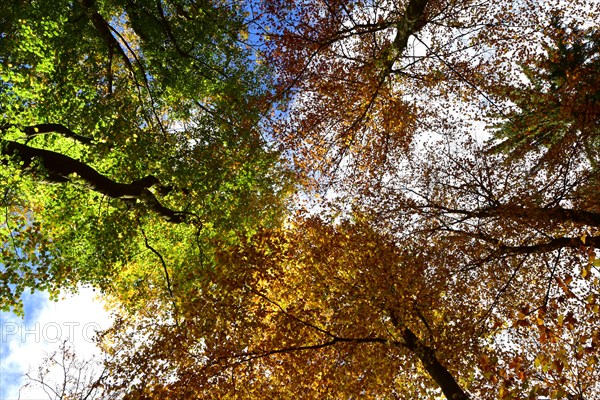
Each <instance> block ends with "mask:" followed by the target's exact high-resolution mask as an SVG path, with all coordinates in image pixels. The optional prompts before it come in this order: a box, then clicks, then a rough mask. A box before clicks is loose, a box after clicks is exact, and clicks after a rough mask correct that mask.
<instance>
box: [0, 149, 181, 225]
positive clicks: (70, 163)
mask: <svg viewBox="0 0 600 400" xmlns="http://www.w3.org/2000/svg"><path fill="white" fill-rule="evenodd" d="M0 154H3V155H7V156H9V157H14V158H15V159H17V160H18V161H21V162H22V163H23V165H22V167H21V168H22V169H23V170H26V169H28V168H30V167H31V164H32V163H33V162H34V161H37V162H39V163H40V165H41V167H42V168H43V169H44V170H45V175H46V176H45V179H46V180H47V181H48V182H51V183H66V182H70V181H71V179H72V177H73V175H76V176H77V177H79V178H80V179H82V180H83V181H84V182H85V183H86V184H87V186H88V187H89V188H90V189H92V190H94V191H96V192H98V193H102V194H104V195H106V196H108V197H111V198H114V199H135V200H140V201H141V202H143V203H144V204H146V206H148V207H149V208H151V209H152V210H153V211H155V212H156V213H158V214H159V215H161V216H162V217H163V218H164V219H165V220H166V221H169V222H173V223H180V222H183V221H184V214H186V213H182V212H178V211H174V210H171V209H169V208H167V207H165V206H163V205H162V204H161V203H160V202H159V201H158V200H157V199H156V197H155V196H154V194H153V193H152V192H151V191H150V190H148V188H150V187H152V186H154V185H160V181H159V180H158V178H156V177H154V176H146V177H144V178H142V179H139V180H136V181H133V182H131V183H118V182H115V181H114V180H112V179H110V178H108V177H106V176H104V175H102V174H100V173H99V172H98V171H96V170H95V169H94V168H92V167H90V166H89V165H87V164H84V163H82V162H81V161H78V160H75V159H73V158H71V157H68V156H65V155H63V154H60V153H56V152H54V151H50V150H44V149H38V148H35V147H29V146H26V145H24V144H21V143H17V142H14V141H10V140H2V141H0ZM163 189H164V188H163Z"/></svg>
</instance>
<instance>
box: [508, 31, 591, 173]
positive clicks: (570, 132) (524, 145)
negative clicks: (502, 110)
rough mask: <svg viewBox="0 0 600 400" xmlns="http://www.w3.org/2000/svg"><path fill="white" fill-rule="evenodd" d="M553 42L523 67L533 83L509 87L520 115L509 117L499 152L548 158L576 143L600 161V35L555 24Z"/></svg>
mask: <svg viewBox="0 0 600 400" xmlns="http://www.w3.org/2000/svg"><path fill="white" fill-rule="evenodd" d="M552 26H553V35H552V37H551V38H550V39H551V40H552V43H551V44H550V45H548V46H547V47H546V48H545V53H546V54H545V55H544V56H540V57H538V58H537V59H536V60H535V62H534V63H533V64H529V65H525V64H524V65H522V71H523V74H524V75H525V77H526V78H527V81H528V84H526V85H521V86H520V87H508V88H505V90H504V94H505V95H506V96H507V97H508V98H509V99H510V100H511V101H512V102H513V103H514V104H515V105H516V107H517V110H516V111H515V112H512V113H511V114H509V115H507V116H503V119H504V121H505V122H504V123H502V124H501V125H500V126H499V127H498V130H497V131H496V137H497V138H500V139H503V142H502V143H501V144H500V145H498V146H497V147H496V148H497V149H499V150H504V151H512V150H518V151H519V152H523V151H529V150H534V149H539V148H546V149H548V157H547V158H555V157H561V156H562V154H563V152H564V151H566V150H567V149H569V148H570V147H571V146H572V145H573V144H575V145H577V146H579V147H581V148H582V149H584V151H585V153H586V155H587V157H588V160H589V162H590V163H591V164H592V165H593V166H594V167H597V163H598V161H599V160H600V158H599V156H600V153H599V150H600V126H599V125H598V120H599V114H598V110H599V109H600V107H599V106H600V92H599V91H598V78H597V77H598V74H600V59H599V58H598V56H599V55H600V31H598V30H597V29H595V28H591V29H588V30H587V31H582V30H581V29H578V28H576V27H566V26H563V25H562V24H561V22H560V20H558V19H554V20H553V23H552Z"/></svg>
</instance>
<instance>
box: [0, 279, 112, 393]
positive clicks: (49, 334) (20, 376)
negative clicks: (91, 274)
mask: <svg viewBox="0 0 600 400" xmlns="http://www.w3.org/2000/svg"><path fill="white" fill-rule="evenodd" d="M23 300H24V305H25V317H24V318H21V317H17V316H16V315H14V314H11V313H6V312H2V313H0V400H15V399H20V400H42V399H48V396H47V395H46V394H45V393H44V392H43V391H42V390H41V388H25V389H23V390H20V389H21V387H22V386H23V385H24V384H25V382H26V380H25V376H24V374H25V373H27V372H28V371H35V370H36V369H37V367H38V366H39V365H40V364H41V363H42V361H43V359H44V357H45V356H47V355H48V354H50V353H52V352H54V351H56V350H58V348H59V346H60V345H61V343H62V342H63V341H68V344H69V345H71V346H72V348H73V349H74V351H75V353H76V355H77V357H80V358H83V359H89V358H91V357H92V356H93V355H94V354H99V351H98V350H97V349H96V347H95V345H94V342H93V338H94V336H95V332H96V331H97V330H101V329H106V328H108V327H109V325H110V322H111V320H110V317H109V314H108V313H107V312H106V311H105V310H104V308H103V305H102V304H101V302H100V301H99V300H97V299H96V293H94V292H93V291H92V290H91V289H87V288H84V289H81V290H80V291H79V293H77V294H74V295H73V294H66V295H64V296H62V297H61V299H60V300H59V301H58V302H54V301H50V300H49V298H48V295H47V294H46V293H43V292H36V293H34V294H24V296H23ZM54 372H55V373H56V372H57V371H54ZM56 376H57V377H58V375H56ZM19 392H20V393H19Z"/></svg>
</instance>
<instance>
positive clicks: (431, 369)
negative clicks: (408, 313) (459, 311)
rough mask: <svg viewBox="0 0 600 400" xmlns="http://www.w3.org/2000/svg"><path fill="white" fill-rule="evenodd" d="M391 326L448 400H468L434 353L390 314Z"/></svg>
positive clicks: (392, 313) (393, 314)
mask: <svg viewBox="0 0 600 400" xmlns="http://www.w3.org/2000/svg"><path fill="white" fill-rule="evenodd" d="M391 321H392V324H393V325H394V326H395V327H396V328H398V329H400V330H401V332H402V339H404V343H403V345H404V347H406V348H407V349H408V350H410V351H411V352H412V353H413V354H414V355H416V356H417V357H418V358H419V360H420V361H421V363H422V364H423V366H424V367H425V370H426V371H427V373H428V374H429V376H430V377H431V378H432V379H433V380H434V381H435V383H437V384H438V386H439V387H440V389H442V392H443V393H444V396H446V398H447V399H448V400H469V399H470V397H469V396H468V395H467V394H466V393H465V391H464V390H463V389H462V388H461V387H460V385H459V384H458V382H456V379H454V376H453V375H452V374H451V373H450V371H448V369H447V368H446V367H444V366H443V365H442V363H441V362H440V360H439V359H438V358H437V356H436V354H435V351H434V350H433V349H432V348H431V347H429V346H426V345H425V344H424V343H423V342H422V341H421V340H420V339H419V338H418V337H417V335H415V334H414V332H413V331H411V330H410V329H409V328H408V327H406V326H405V325H404V323H402V322H401V321H400V320H399V318H398V317H397V316H396V314H395V313H394V312H393V311H392V312H391Z"/></svg>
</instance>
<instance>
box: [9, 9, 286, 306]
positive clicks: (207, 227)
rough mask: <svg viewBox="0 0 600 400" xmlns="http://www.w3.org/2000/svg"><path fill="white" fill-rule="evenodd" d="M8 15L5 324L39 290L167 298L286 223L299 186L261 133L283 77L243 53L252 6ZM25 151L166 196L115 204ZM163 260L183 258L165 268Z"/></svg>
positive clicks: (148, 195)
mask: <svg viewBox="0 0 600 400" xmlns="http://www.w3.org/2000/svg"><path fill="white" fill-rule="evenodd" d="M157 5H158V7H157ZM0 15H1V17H0V128H1V135H2V136H1V137H0V140H1V141H0V149H2V153H3V154H4V156H3V160H4V161H3V166H2V183H1V187H0V189H1V191H2V193H3V196H4V198H3V200H2V207H3V209H4V211H5V212H4V214H5V215H4V218H3V223H2V224H0V225H1V227H2V232H3V236H7V237H8V238H9V240H8V241H7V242H6V244H5V245H4V246H3V248H2V250H3V258H2V261H1V263H2V267H1V268H2V276H1V279H0V280H1V282H2V285H3V286H2V293H1V294H2V304H1V306H2V309H3V310H8V309H14V310H17V311H18V310H19V300H18V298H19V295H20V294H21V293H22V292H23V291H24V290H26V289H28V288H31V289H41V290H51V291H54V292H56V291H57V290H59V288H64V287H74V286H76V285H77V284H78V283H91V284H93V285H96V286H98V287H100V288H102V289H104V290H107V291H113V290H121V289H123V288H125V287H127V285H128V284H129V283H130V281H129V278H128V277H131V276H133V277H136V278H132V279H134V280H135V279H140V278H139V276H141V275H143V274H145V273H148V274H149V276H150V278H148V281H147V282H146V284H148V285H150V286H154V285H156V286H159V287H161V288H163V290H164V291H165V293H167V292H168V291H167V285H166V284H165V272H168V273H170V274H173V276H174V277H177V276H178V272H177V269H178V268H180V266H181V268H183V269H184V270H185V271H192V270H193V269H194V267H193V266H194V265H197V263H198V257H199V252H200V251H201V250H200V249H201V246H200V247H199V244H200V243H204V244H203V246H207V244H206V243H208V242H209V238H211V237H216V236H222V237H228V236H230V237H234V235H232V234H230V232H232V231H241V232H247V234H251V233H252V232H254V231H255V230H256V227H257V225H258V224H267V225H268V224H269V223H270V222H269V221H274V220H276V219H277V218H278V215H279V213H280V210H281V209H282V206H283V200H282V199H283V197H282V194H284V193H285V192H286V191H287V190H288V187H289V184H288V181H289V180H288V175H287V173H286V172H285V167H284V165H283V164H282V162H281V161H280V158H279V155H278V153H277V152H275V151H272V150H270V149H269V148H268V146H267V145H266V143H265V142H264V141H263V139H262V137H261V135H260V132H259V131H258V128H257V127H258V125H259V119H260V112H261V111H262V110H261V106H260V105H261V104H262V99H263V98H264V96H265V95H266V94H267V93H268V91H269V90H270V88H269V86H268V82H269V79H270V78H269V71H268V70H267V69H266V68H265V67H260V66H258V65H251V64H250V63H249V62H248V60H249V57H248V50H247V49H245V48H243V47H241V46H240V45H239V43H238V42H237V37H238V34H239V32H241V31H242V30H243V29H244V28H243V24H242V22H243V16H242V13H241V10H240V9H239V8H238V7H237V6H231V5H225V4H221V3H219V2H217V3H214V4H213V3H208V2H203V3H202V4H196V3H191V4H190V3H189V2H186V1H179V0H178V1H172V2H158V3H157V2H155V1H150V0H145V1H135V2H133V1H120V0H113V1H96V2H94V1H68V0H61V1H50V0H45V1H36V2H29V1H8V2H3V4H2V6H0ZM40 124H46V125H48V124H60V125H61V126H62V127H64V129H63V130H62V131H60V129H59V131H57V129H50V130H49V131H40V128H39V126H41V125H40ZM61 129H62V128H61ZM65 132H67V133H69V132H70V133H73V135H71V134H65ZM10 141H16V142H18V143H22V144H25V145H27V146H29V147H31V148H34V149H46V150H50V151H52V152H55V153H59V154H61V155H64V156H67V157H69V158H70V159H72V160H76V161H80V162H82V163H84V164H85V166H87V167H91V168H92V169H93V170H95V171H97V172H98V173H99V174H101V175H103V176H105V177H107V178H108V179H110V180H111V181H113V182H116V183H123V184H130V183H132V182H135V181H138V180H140V179H142V178H144V177H150V176H151V177H153V178H152V179H155V180H157V181H158V182H159V183H158V184H154V185H153V186H152V187H150V188H148V189H147V190H146V191H144V192H142V195H139V196H137V197H133V198H132V197H122V198H111V197H110V196H107V195H103V194H102V193H101V192H99V191H98V184H97V183H95V182H90V181H89V179H88V180H86V178H85V177H82V176H79V175H77V174H76V173H70V174H69V176H68V177H65V176H58V175H57V173H56V171H55V170H53V166H51V165H50V164H49V163H48V161H47V160H44V159H41V158H37V159H34V160H24V159H23V157H22V156H20V157H21V158H19V156H15V155H14V154H12V153H11V152H10V151H8V150H7V148H8V147H7V146H8V143H9V142H10ZM30 161H31V162H30ZM76 161H72V162H73V163H75V162H76ZM50 183H51V184H50ZM132 185H133V183H132ZM157 204H158V206H161V207H165V208H166V209H168V210H173V211H174V212H176V213H179V214H178V215H181V218H180V219H181V221H180V222H181V223H180V224H179V225H176V224H173V223H169V222H167V221H165V220H164V218H163V217H161V215H158V214H157V213H156V212H155V210H156V209H157V207H158V206H157ZM155 247H156V249H157V250H158V253H159V254H161V255H162V253H163V252H167V251H168V252H169V253H170V254H169V255H168V256H165V257H166V258H165V259H163V260H162V261H161V260H160V259H159V257H157V253H155V252H154V251H152V250H151V249H150V248H153V249H154V248H155ZM163 262H164V263H167V264H168V265H169V266H168V270H166V269H165V268H164V266H163ZM135 268H139V269H140V271H145V272H140V271H135ZM121 273H123V274H124V277H123V281H122V282H119V281H118V280H117V279H115V277H116V276H117V275H118V274H121Z"/></svg>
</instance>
